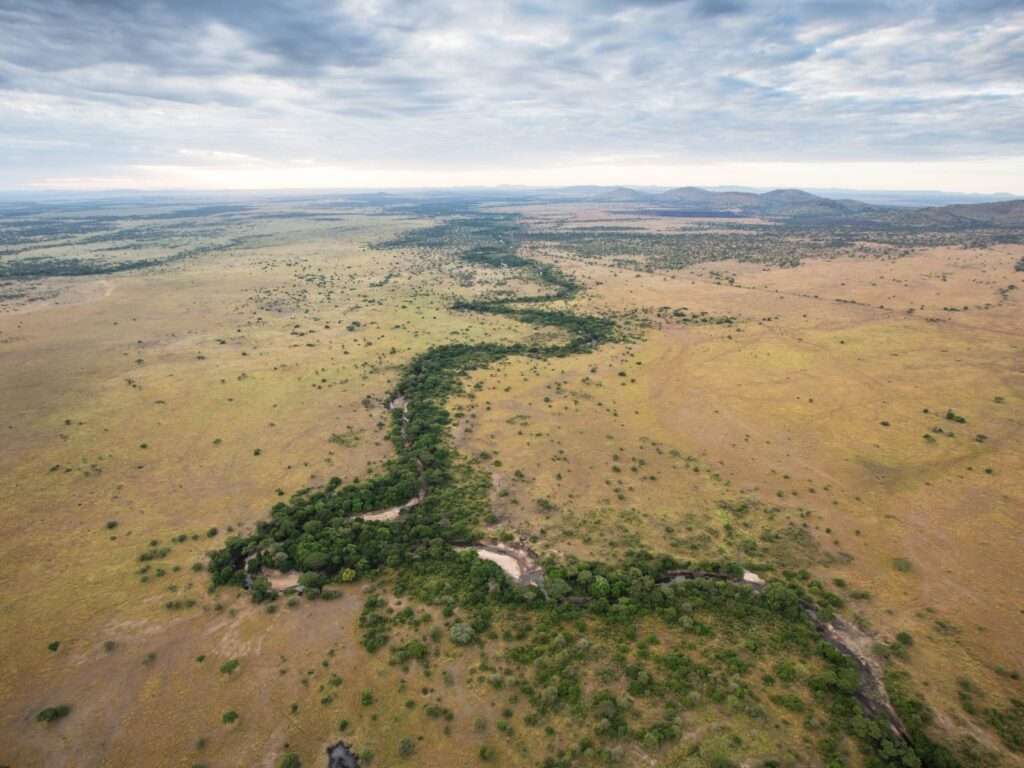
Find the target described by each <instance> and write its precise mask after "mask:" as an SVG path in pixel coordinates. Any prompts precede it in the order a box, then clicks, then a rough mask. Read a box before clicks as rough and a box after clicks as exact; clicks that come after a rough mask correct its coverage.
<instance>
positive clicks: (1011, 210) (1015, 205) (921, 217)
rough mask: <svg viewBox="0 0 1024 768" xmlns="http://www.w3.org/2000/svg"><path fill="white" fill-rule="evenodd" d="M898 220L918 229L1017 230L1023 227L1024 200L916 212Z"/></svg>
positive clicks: (941, 207) (906, 212)
mask: <svg viewBox="0 0 1024 768" xmlns="http://www.w3.org/2000/svg"><path fill="white" fill-rule="evenodd" d="M901 218H902V219H904V220H906V221H911V222H914V223H915V224H918V225H919V226H926V225H933V226H940V227H950V226H977V225H982V226H993V227H1019V226H1024V200H1007V201H1005V202H999V203H974V204H971V205H943V206H938V207H933V208H919V209H917V210H915V211H905V212H903V214H902V217H901Z"/></svg>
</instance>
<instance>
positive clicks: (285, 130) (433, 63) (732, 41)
mask: <svg viewBox="0 0 1024 768" xmlns="http://www.w3.org/2000/svg"><path fill="white" fill-rule="evenodd" d="M583 183H603V184H659V185H684V184H704V185H712V184H746V185H755V186H787V187H788V186H812V187H824V186H830V187H839V186H842V187H860V188H878V189H945V190H956V191H975V192H1001V191H1002V192H1013V193H1018V194H1024V0H974V1H973V2H966V1H965V2H952V1H950V0H938V1H937V2H916V1H915V0H893V1H892V2H887V3H886V2H871V0H833V1H831V2H799V1H798V0H791V1H790V2H783V1H782V0H778V1H777V2H759V1H758V0H680V1H679V2H669V1H667V0H636V1H635V2H628V1H627V0H519V1H513V2H500V1H499V0H477V1H476V2H439V1H436V0H421V1H420V2H393V1H392V0H352V2H338V1H336V0H284V1H282V2H278V3H275V4H274V7H273V8H270V7H265V6H263V5H262V4H260V3H257V2H254V1H253V0H237V2H230V1H228V0H167V1H166V2H161V1H160V0H157V1H154V2H149V1H147V0H78V1H77V2H74V1H69V0H0V188H2V189H26V188H40V187H57V188H113V187H121V188H123V187H142V188H164V187H193V188H286V187H352V186H358V187H363V186H410V185H411V186H417V185H445V186H446V185H465V184H583Z"/></svg>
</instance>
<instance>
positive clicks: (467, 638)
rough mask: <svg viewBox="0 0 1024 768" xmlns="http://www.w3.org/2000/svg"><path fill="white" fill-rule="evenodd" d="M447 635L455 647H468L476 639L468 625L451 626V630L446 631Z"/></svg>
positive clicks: (474, 633) (460, 623)
mask: <svg viewBox="0 0 1024 768" xmlns="http://www.w3.org/2000/svg"><path fill="white" fill-rule="evenodd" d="M448 635H449V637H451V639H452V642H453V643H455V644H456V645H469V644H470V643H472V642H473V640H474V639H476V632H474V631H473V628H472V627H471V626H470V625H469V624H463V623H462V622H459V623H458V624H452V628H451V629H450V630H448Z"/></svg>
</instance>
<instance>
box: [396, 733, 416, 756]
mask: <svg viewBox="0 0 1024 768" xmlns="http://www.w3.org/2000/svg"><path fill="white" fill-rule="evenodd" d="M415 751H416V744H415V742H413V740H412V739H410V738H408V737H406V738H404V739H402V742H401V743H400V744H399V745H398V754H399V756H401V757H412V755H413V753H414V752H415Z"/></svg>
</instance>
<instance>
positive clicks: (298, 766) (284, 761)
mask: <svg viewBox="0 0 1024 768" xmlns="http://www.w3.org/2000/svg"><path fill="white" fill-rule="evenodd" d="M277 768H302V760H300V759H299V756H298V755H297V754H295V753H294V752H286V753H285V754H283V755H281V759H280V760H278V761H277Z"/></svg>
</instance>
